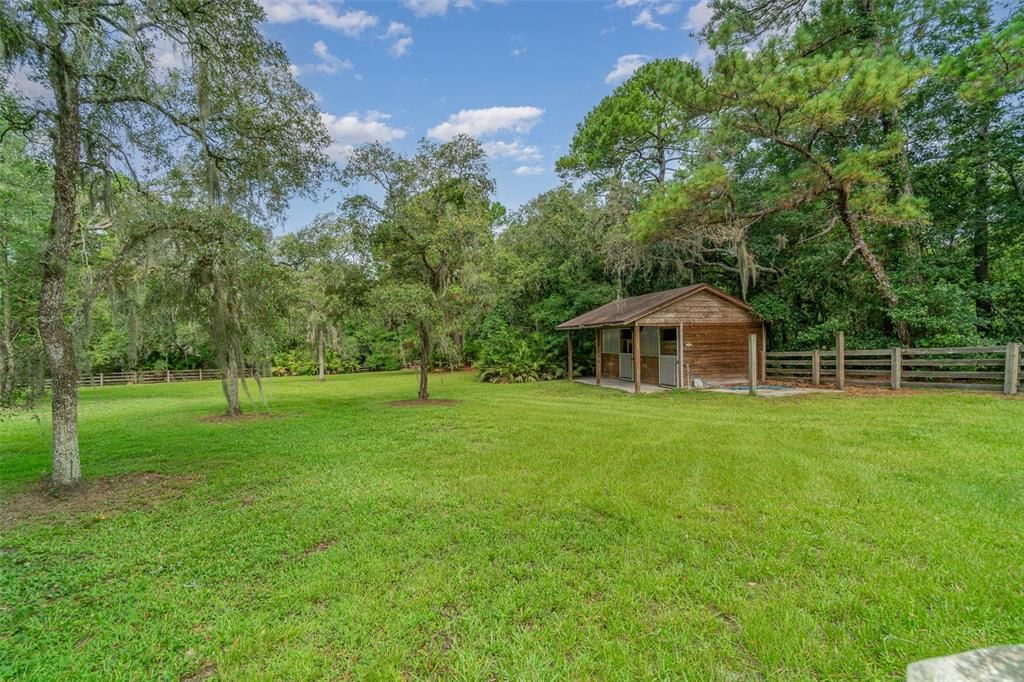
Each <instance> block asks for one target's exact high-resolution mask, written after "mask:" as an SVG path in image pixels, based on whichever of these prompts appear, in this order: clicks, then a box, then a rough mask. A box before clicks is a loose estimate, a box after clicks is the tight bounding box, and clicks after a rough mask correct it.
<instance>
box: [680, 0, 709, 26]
mask: <svg viewBox="0 0 1024 682" xmlns="http://www.w3.org/2000/svg"><path fill="white" fill-rule="evenodd" d="M713 12H714V10H712V9H711V5H710V4H709V3H708V0H700V2H698V3H697V4H696V5H690V9H688V10H686V23H685V24H683V28H687V29H690V30H691V31H693V32H694V33H696V32H699V31H701V30H702V29H703V28H704V27H705V26H707V25H708V22H709V21H711V15H712V13H713Z"/></svg>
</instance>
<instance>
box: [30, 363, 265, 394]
mask: <svg viewBox="0 0 1024 682" xmlns="http://www.w3.org/2000/svg"><path fill="white" fill-rule="evenodd" d="M244 376H245V378H247V379H251V378H252V376H253V370H252V369H250V368H246V369H245V372H244ZM213 379H220V370H219V369H169V370H165V371H158V370H150V371H144V372H99V373H98V374H82V375H79V377H78V385H79V386H82V387H84V386H124V385H126V384H164V383H167V384H169V383H171V382H175V381H207V380H213ZM46 388H47V390H49V388H50V380H49V379H47V380H46Z"/></svg>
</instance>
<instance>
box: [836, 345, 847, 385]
mask: <svg viewBox="0 0 1024 682" xmlns="http://www.w3.org/2000/svg"><path fill="white" fill-rule="evenodd" d="M836 388H838V389H839V390H840V391H841V390H843V389H844V388H846V335H845V334H844V333H843V332H836Z"/></svg>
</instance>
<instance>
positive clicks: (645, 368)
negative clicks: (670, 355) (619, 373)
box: [640, 355, 659, 386]
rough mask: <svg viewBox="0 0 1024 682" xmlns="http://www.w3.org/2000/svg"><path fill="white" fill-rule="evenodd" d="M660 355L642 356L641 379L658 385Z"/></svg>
mask: <svg viewBox="0 0 1024 682" xmlns="http://www.w3.org/2000/svg"><path fill="white" fill-rule="evenodd" d="M658 378H659V377H658V356H657V355H641V356H640V381H642V382H643V383H645V384H652V385H654V386H657V385H658Z"/></svg>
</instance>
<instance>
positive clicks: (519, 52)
mask: <svg viewBox="0 0 1024 682" xmlns="http://www.w3.org/2000/svg"><path fill="white" fill-rule="evenodd" d="M509 54H510V55H512V56H513V57H522V56H523V55H524V54H526V48H525V47H513V48H512V50H511V51H510V52H509Z"/></svg>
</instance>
